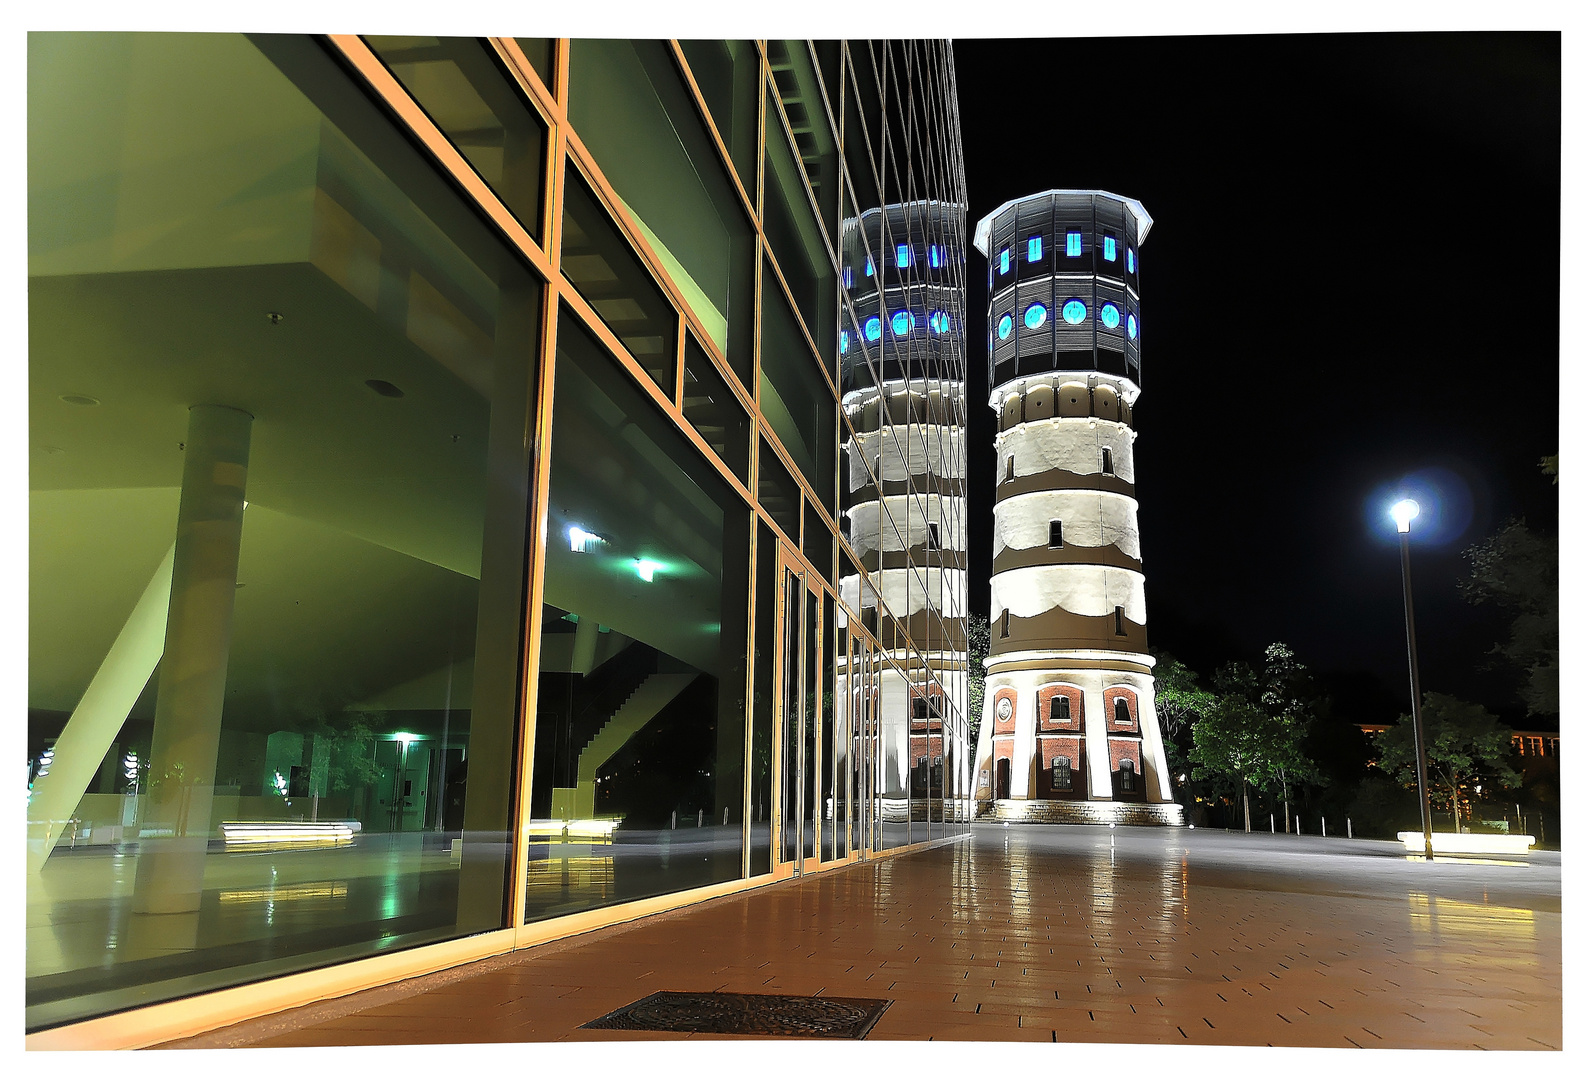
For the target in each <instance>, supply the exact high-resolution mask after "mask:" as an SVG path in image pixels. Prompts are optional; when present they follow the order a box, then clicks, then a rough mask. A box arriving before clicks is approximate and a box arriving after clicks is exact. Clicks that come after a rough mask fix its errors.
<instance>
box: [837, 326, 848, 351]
mask: <svg viewBox="0 0 1587 1080" xmlns="http://www.w3.org/2000/svg"><path fill="white" fill-rule="evenodd" d="M848 351H849V332H848V331H847V330H839V331H838V352H840V353H846V352H848Z"/></svg>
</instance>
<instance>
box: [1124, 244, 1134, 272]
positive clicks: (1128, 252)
mask: <svg viewBox="0 0 1587 1080" xmlns="http://www.w3.org/2000/svg"><path fill="white" fill-rule="evenodd" d="M1124 261H1125V263H1127V264H1128V265H1129V268H1130V273H1132V274H1133V273H1135V249H1134V248H1126V249H1125V250H1124Z"/></svg>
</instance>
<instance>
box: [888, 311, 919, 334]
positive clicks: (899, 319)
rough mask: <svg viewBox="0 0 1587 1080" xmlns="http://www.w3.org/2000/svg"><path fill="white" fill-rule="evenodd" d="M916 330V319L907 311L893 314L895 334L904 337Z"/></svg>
mask: <svg viewBox="0 0 1587 1080" xmlns="http://www.w3.org/2000/svg"><path fill="white" fill-rule="evenodd" d="M914 328H915V317H914V316H913V315H911V314H910V313H909V312H907V311H895V312H893V334H894V336H896V337H903V336H904V335H905V334H907V333H909V332H910V331H911V330H913V329H914Z"/></svg>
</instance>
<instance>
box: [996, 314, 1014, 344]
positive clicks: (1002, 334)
mask: <svg viewBox="0 0 1587 1080" xmlns="http://www.w3.org/2000/svg"><path fill="white" fill-rule="evenodd" d="M1013 332H1014V316H1013V315H1010V314H1009V313H1008V312H1006V311H1005V312H1003V317H1002V318H1000V319H998V320H997V340H999V341H1007V340H1008V336H1009V335H1010V334H1012V333H1013Z"/></svg>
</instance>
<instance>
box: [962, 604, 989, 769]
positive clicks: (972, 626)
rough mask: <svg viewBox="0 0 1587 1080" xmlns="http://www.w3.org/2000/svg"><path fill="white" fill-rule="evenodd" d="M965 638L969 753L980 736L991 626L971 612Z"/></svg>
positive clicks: (967, 621)
mask: <svg viewBox="0 0 1587 1080" xmlns="http://www.w3.org/2000/svg"><path fill="white" fill-rule="evenodd" d="M964 632H965V636H966V637H967V638H968V639H969V645H970V649H969V653H970V655H969V665H970V670H969V671H968V672H966V673H965V675H966V683H967V692H966V696H967V697H968V699H969V700H968V703H967V705H966V708H968V709H969V721H970V752H971V753H972V754H973V753H974V752H975V747H976V745H977V744H976V740H977V739H979V738H980V736H981V707H982V705H983V704H984V703H985V701H986V663H985V660H986V658H987V656H988V655H990V654H991V652H992V624H991V623H990V622H989V621H988V620H987V617H986V616H985V615H977V614H974V613H973V612H972V613H971V615H970V616H969V618H967V619H965V620H964Z"/></svg>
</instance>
